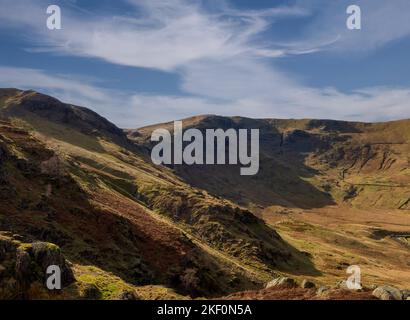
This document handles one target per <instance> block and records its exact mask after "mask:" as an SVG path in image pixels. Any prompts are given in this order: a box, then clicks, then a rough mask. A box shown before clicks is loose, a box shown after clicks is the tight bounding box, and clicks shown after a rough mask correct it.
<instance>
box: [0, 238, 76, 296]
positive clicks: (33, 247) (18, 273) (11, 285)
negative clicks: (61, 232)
mask: <svg viewBox="0 0 410 320" xmlns="http://www.w3.org/2000/svg"><path fill="white" fill-rule="evenodd" d="M51 265H55V266H58V267H59V268H60V270H61V285H62V288H64V287H66V286H68V285H70V284H72V283H73V282H74V281H75V278H74V274H73V271H72V270H71V268H70V266H69V264H68V262H67V261H66V260H65V258H64V256H63V255H62V253H61V251H60V248H59V247H58V246H56V245H54V244H52V243H46V242H34V243H23V242H21V241H18V240H16V239H15V237H13V236H11V237H10V236H5V235H4V233H1V234H0V299H27V298H37V297H33V296H31V295H30V290H31V289H32V288H33V287H36V288H42V290H43V291H47V290H48V289H47V287H46V281H47V276H48V275H47V273H46V272H47V268H48V267H49V266H51Z"/></svg>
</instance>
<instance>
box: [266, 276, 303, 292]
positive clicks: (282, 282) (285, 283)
mask: <svg viewBox="0 0 410 320" xmlns="http://www.w3.org/2000/svg"><path fill="white" fill-rule="evenodd" d="M278 286H281V287H286V288H294V287H296V286H297V284H296V281H295V280H294V279H292V278H288V277H279V278H276V279H273V280H272V281H269V282H268V283H267V284H266V289H268V288H272V287H278Z"/></svg>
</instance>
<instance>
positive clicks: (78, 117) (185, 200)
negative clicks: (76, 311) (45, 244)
mask: <svg viewBox="0 0 410 320" xmlns="http://www.w3.org/2000/svg"><path fill="white" fill-rule="evenodd" d="M0 102H1V103H2V106H1V112H0V114H1V116H2V118H3V121H2V123H1V125H0V138H1V172H2V175H1V176H2V179H3V180H2V182H3V183H2V189H1V200H0V228H1V229H2V230H6V231H12V232H15V233H19V234H20V235H22V236H23V237H25V238H27V240H28V241H33V240H43V241H50V242H54V243H56V244H58V245H59V246H61V248H62V251H63V252H64V253H65V254H66V256H67V257H68V258H69V259H70V260H72V261H74V262H75V263H76V264H78V265H80V266H81V265H94V266H98V267H99V268H100V269H102V270H105V271H108V272H111V273H113V274H115V275H118V276H120V277H121V278H122V279H123V280H125V281H127V282H129V283H133V284H136V285H142V284H161V285H164V286H168V287H172V288H174V289H176V290H178V291H179V292H181V293H183V294H189V295H194V296H198V295H205V296H214V295H218V294H221V293H229V292H234V291H237V290H243V289H248V288H254V287H258V286H260V285H261V284H262V283H263V282H264V281H266V280H267V279H269V277H271V276H272V275H273V274H274V273H275V272H276V271H277V270H292V271H293V272H296V273H308V274H315V273H316V271H315V269H314V267H313V266H312V264H311V263H310V261H309V259H308V257H307V256H306V255H304V254H301V253H300V252H298V251H297V250H296V249H294V248H293V247H291V246H290V245H288V244H287V243H286V242H284V241H283V240H282V239H281V238H280V236H279V235H278V234H277V233H276V232H275V231H274V230H273V229H271V228H269V227H268V226H266V225H265V223H264V222H263V221H262V220H260V219H258V218H256V217H255V216H254V215H253V214H252V213H251V212H249V211H247V210H244V209H241V208H239V207H237V206H236V205H234V204H233V203H232V202H230V201H226V200H223V199H218V198H215V197H213V196H211V195H209V194H208V193H207V192H206V191H203V190H200V189H197V188H193V187H191V186H190V185H188V184H186V183H185V182H184V181H182V180H181V179H179V178H178V177H177V176H175V175H174V173H173V172H172V171H171V170H169V169H167V168H164V167H156V166H153V165H152V164H151V162H150V160H149V156H148V154H147V153H146V152H145V151H144V148H143V147H140V146H138V145H135V143H132V142H131V141H130V140H128V138H127V137H126V136H125V134H124V133H123V131H122V130H120V129H118V128H117V127H115V126H114V125H113V124H111V123H109V122H108V121H107V120H105V119H104V118H101V117H100V116H98V115H97V114H95V113H93V112H91V111H89V110H87V109H85V108H80V107H76V106H72V105H67V104H63V103H61V102H60V101H58V100H56V99H53V98H51V97H48V96H45V95H42V94H39V93H36V92H33V91H20V90H14V89H6V90H0ZM10 199H11V200H10Z"/></svg>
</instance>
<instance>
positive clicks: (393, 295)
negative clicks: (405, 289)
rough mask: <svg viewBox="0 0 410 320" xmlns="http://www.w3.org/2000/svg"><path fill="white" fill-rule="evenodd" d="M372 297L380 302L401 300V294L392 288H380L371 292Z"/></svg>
mask: <svg viewBox="0 0 410 320" xmlns="http://www.w3.org/2000/svg"><path fill="white" fill-rule="evenodd" d="M373 296H375V297H376V298H379V299H381V300H402V299H403V294H402V292H401V291H400V290H399V289H397V288H395V287H392V286H381V287H378V288H376V289H375V290H374V291H373Z"/></svg>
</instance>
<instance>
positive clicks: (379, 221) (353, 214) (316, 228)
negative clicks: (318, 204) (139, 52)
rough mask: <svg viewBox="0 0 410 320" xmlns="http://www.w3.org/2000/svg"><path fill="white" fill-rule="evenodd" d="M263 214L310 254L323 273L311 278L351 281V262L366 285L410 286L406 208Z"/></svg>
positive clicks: (409, 228) (409, 222)
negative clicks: (348, 268) (349, 274)
mask: <svg viewBox="0 0 410 320" xmlns="http://www.w3.org/2000/svg"><path fill="white" fill-rule="evenodd" d="M260 216H261V217H262V218H263V219H264V220H265V221H266V222H267V223H268V224H269V225H271V226H273V227H274V228H275V229H276V230H277V231H278V232H279V233H280V235H281V236H282V237H283V238H284V239H285V240H286V241H288V242H289V243H290V244H292V245H293V246H295V247H296V248H297V249H299V250H301V251H303V252H307V254H308V255H309V256H310V258H311V259H312V261H313V263H314V265H315V267H316V268H317V269H318V270H319V271H320V272H321V273H322V275H320V276H318V277H314V278H310V279H311V280H313V281H316V282H319V283H322V284H328V285H335V284H336V283H337V282H338V281H342V280H346V279H347V277H348V274H347V273H346V269H347V267H348V266H350V265H358V266H359V267H360V268H361V276H362V284H363V285H365V286H371V285H382V284H391V285H395V286H397V287H399V288H402V289H405V288H408V287H409V286H410V242H409V239H410V212H408V211H406V210H380V209H370V210H360V209H354V208H350V207H339V206H331V207H325V208H320V209H310V210H301V209H286V210H284V209H283V208H282V209H279V208H275V207H270V208H267V209H265V210H263V211H262V212H261V213H260ZM289 276H292V277H293V278H295V279H297V278H304V277H303V276H298V275H289Z"/></svg>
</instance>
